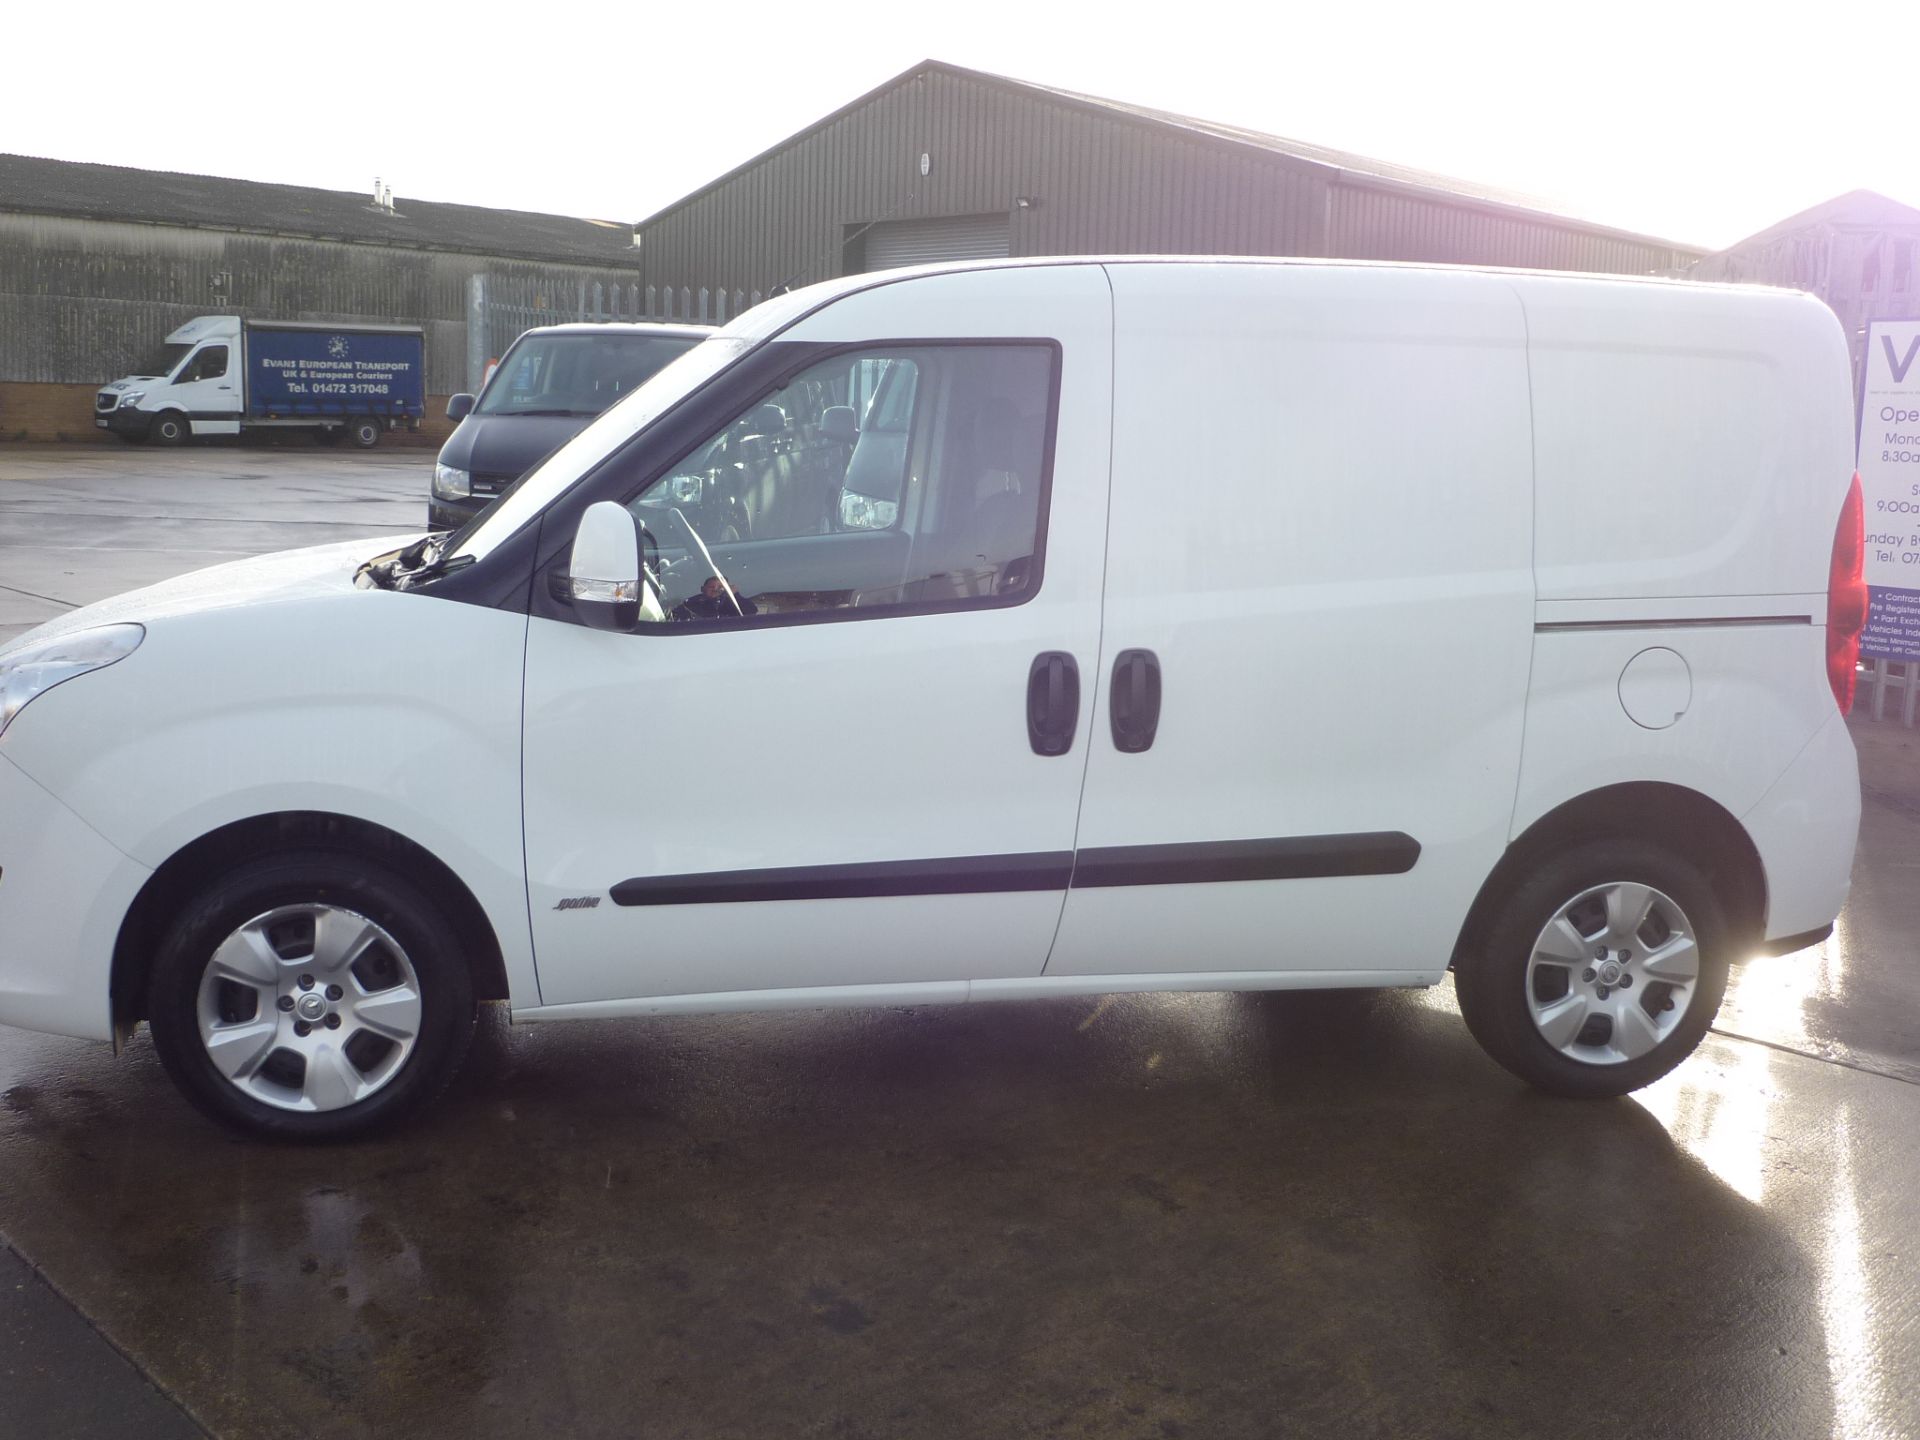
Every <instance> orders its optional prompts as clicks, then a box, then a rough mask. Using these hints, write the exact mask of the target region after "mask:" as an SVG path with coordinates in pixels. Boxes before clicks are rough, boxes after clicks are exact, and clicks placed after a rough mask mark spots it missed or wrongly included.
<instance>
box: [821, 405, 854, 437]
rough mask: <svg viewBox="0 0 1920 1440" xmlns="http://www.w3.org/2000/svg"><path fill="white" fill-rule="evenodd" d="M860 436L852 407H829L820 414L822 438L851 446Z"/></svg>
mask: <svg viewBox="0 0 1920 1440" xmlns="http://www.w3.org/2000/svg"><path fill="white" fill-rule="evenodd" d="M859 435H860V426H859V424H858V423H857V422H856V421H855V420H854V418H853V407H852V406H851V405H829V406H828V407H827V408H826V409H824V410H822V411H821V412H820V438H821V439H822V440H837V441H838V442H839V443H840V444H842V445H851V444H852V443H853V442H854V441H855V440H856V439H857V438H859Z"/></svg>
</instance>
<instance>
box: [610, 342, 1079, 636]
mask: <svg viewBox="0 0 1920 1440" xmlns="http://www.w3.org/2000/svg"><path fill="white" fill-rule="evenodd" d="M1054 368H1055V351H1054V349H1053V347H1052V346H1050V345H1044V344H992V345H962V344H952V345H924V346H922V345H916V346H908V347H900V348H893V349H886V350H871V351H861V352H855V353H850V354H841V355H836V356H834V357H833V358H831V359H828V360H823V361H820V362H818V363H816V364H814V365H812V366H810V367H809V368H808V369H806V370H804V371H802V372H801V373H800V374H798V375H796V376H795V377H794V378H793V379H791V380H789V381H788V382H787V383H786V384H785V385H783V386H781V387H780V388H779V389H777V390H774V391H772V392H771V393H769V394H766V395H763V396H762V397H760V398H759V399H758V400H756V401H754V402H753V403H752V404H751V405H748V406H747V407H746V408H745V409H744V410H742V411H741V412H740V413H739V414H738V415H736V416H734V418H733V419H731V420H730V421H728V422H727V424H725V425H724V426H722V427H720V428H719V429H718V430H716V431H714V432H713V433H712V434H711V435H709V436H708V437H707V438H706V439H705V440H704V441H702V442H701V443H700V444H699V445H697V446H695V447H694V448H693V449H692V450H691V451H689V452H688V453H687V454H686V455H685V456H683V457H682V458H681V459H680V460H679V461H678V462H677V463H676V464H675V465H673V466H672V467H671V468H670V469H669V471H668V473H667V474H666V475H665V476H663V477H661V478H660V479H659V480H656V481H655V482H654V483H653V484H652V485H650V486H648V487H647V489H646V490H644V491H643V492H642V493H641V494H640V495H639V496H637V497H636V498H635V499H634V500H633V501H632V503H631V507H630V508H632V510H633V512H634V514H635V515H637V516H639V517H640V520H641V522H642V523H643V524H644V525H645V526H646V529H647V533H648V536H649V538H650V542H651V543H650V545H649V557H650V559H651V558H653V547H654V546H657V547H658V556H657V564H656V566H655V575H656V578H657V580H658V582H659V590H660V602H661V605H662V608H663V609H664V610H665V611H666V612H667V613H668V615H669V616H670V617H671V622H672V623H674V624H676V625H685V624H705V625H727V624H740V623H743V622H746V621H752V620H756V619H760V618H763V617H773V616H781V615H812V616H814V617H815V618H824V617H822V616H821V613H820V612H825V611H847V612H849V613H848V614H846V615H844V616H842V617H841V618H844V619H865V618H869V617H870V616H871V617H875V618H877V617H878V616H880V615H882V614H897V613H903V612H907V611H917V610H929V609H943V610H944V609H954V608H964V607H967V606H971V605H1007V604H1016V603H1018V602H1019V601H1020V600H1022V599H1025V598H1026V596H1028V595H1029V594H1031V593H1033V591H1034V589H1035V588H1037V586H1038V584H1039V580H1040V561H1041V551H1042V542H1043V538H1044V534H1045V523H1044V522H1045V514H1046V507H1045V498H1046V497H1045V494H1044V489H1045V484H1046V479H1047V475H1048V466H1047V459H1048V457H1047V454H1046V444H1047V430H1048V420H1049V417H1050V414H1051V409H1052V404H1053V390H1054Z"/></svg>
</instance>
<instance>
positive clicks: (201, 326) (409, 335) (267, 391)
mask: <svg viewBox="0 0 1920 1440" xmlns="http://www.w3.org/2000/svg"><path fill="white" fill-rule="evenodd" d="M93 408H94V421H93V423H94V424H95V426H97V427H98V428H99V429H102V430H107V431H110V432H112V433H113V434H115V435H118V436H120V437H121V438H122V439H123V440H130V441H135V442H140V441H151V442H153V443H154V444H157V445H178V444H181V443H182V442H184V441H186V440H189V439H191V438H192V437H194V436H196V435H238V434H239V433H241V432H242V431H243V430H255V429H266V428H275V429H296V430H312V431H313V432H314V433H315V435H316V436H317V437H318V438H320V439H321V440H323V441H333V440H338V439H339V438H340V437H341V436H342V435H346V436H348V437H349V438H350V439H351V440H352V441H353V443H354V444H356V445H360V446H371V445H377V444H379V443H380V437H381V435H383V434H384V433H385V432H386V431H388V430H390V429H392V428H393V427H394V426H396V425H405V426H408V427H410V428H415V427H417V426H418V425H419V423H420V417H421V415H422V414H424V413H425V410H426V346H425V340H424V337H423V335H422V333H421V331H420V330H419V328H418V327H415V326H406V325H330V324H309V323H305V322H295V321H281V320H274V321H261V320H243V319H241V317H240V316H238V315H202V316H200V317H199V318H198V319H196V320H189V321H188V322H187V323H186V324H185V325H182V326H181V327H180V328H179V329H177V330H175V331H174V332H173V333H172V334H171V335H169V336H167V338H166V343H165V344H164V345H162V346H161V348H160V350H159V352H158V353H157V354H155V355H154V357H153V358H152V359H151V361H149V362H148V363H147V364H146V365H144V366H142V367H141V373H140V374H138V375H126V376H122V377H121V378H120V379H118V380H115V381H112V382H110V383H109V384H106V385H103V386H101V387H100V390H99V392H98V393H97V394H96V395H95V396H94V402H93Z"/></svg>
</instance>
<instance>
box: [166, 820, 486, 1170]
mask: <svg viewBox="0 0 1920 1440" xmlns="http://www.w3.org/2000/svg"><path fill="white" fill-rule="evenodd" d="M453 934H454V932H453V929H452V927H451V926H450V924H449V923H448V921H447V919H446V917H445V916H444V915H443V914H442V913H441V912H440V910H439V907H437V906H436V905H435V904H434V903H433V901H432V900H431V899H429V898H428V897H427V896H426V895H425V894H423V893H422V892H421V891H420V890H419V889H417V888H416V887H415V886H414V885H413V884H412V883H411V882H409V881H408V880H406V879H405V878H404V877H402V876H400V875H397V874H394V873H392V872H390V871H388V870H386V869H384V868H383V867H381V866H378V865H376V864H373V863H370V862H368V861H365V860H363V859H361V858H360V857H358V856H353V855H348V854H345V853H342V852H331V851H324V850H314V851H300V852H292V853H288V854H283V855H272V856H266V857H263V858H262V859H259V860H256V861H253V862H251V863H250V864H246V865H242V866H240V867H238V868H236V869H234V870H231V871H229V872H227V873H226V874H225V875H223V876H222V877H220V878H219V879H217V880H215V881H214V882H213V883H211V884H210V885H208V886H207V887H206V889H204V890H203V891H202V892H201V893H200V895H199V896H198V898H197V899H195V900H194V901H192V902H191V903H190V904H189V905H188V906H187V907H186V909H185V910H184V911H183V912H182V913H181V914H180V916H179V918H178V919H177V920H176V921H175V922H174V924H173V926H172V928H171V929H170V930H169V931H168V933H167V936H166V938H165V940H164V941H163V942H162V944H161V948H160V951H159V954H158V955H157V956H156V958H155V961H154V966H153V973H152V976H151V979H150V981H149V987H148V996H147V1016H148V1023H149V1025H150V1026H151V1028H152V1030H153V1040H154V1047H155V1049H156V1050H158V1051H159V1054H160V1059H161V1062H162V1063H163V1064H164V1065H165V1067H166V1069H167V1072H168V1074H169V1075H171V1076H172V1078H173V1080H174V1082H175V1083H176V1084H177V1085H179V1087H180V1088H181V1090H182V1091H184V1092H185V1094H186V1096H187V1098H188V1099H189V1100H191V1101H192V1102H193V1103H194V1104H195V1105H196V1106H198V1107H199V1108H200V1109H201V1110H202V1111H204V1112H205V1113H206V1114H207V1115H209V1116H211V1117H212V1118H213V1119H215V1120H218V1121H219V1122H221V1123H222V1124H224V1125H226V1126H228V1127H230V1128H232V1129H235V1130H240V1131H244V1132H246V1133H249V1134H252V1135H258V1136H265V1137H269V1138H276V1139H296V1140H336V1139H345V1138H348V1137H352V1136H357V1135H360V1134H363V1133H365V1132H367V1131H370V1130H372V1129H374V1128H376V1127H378V1126H382V1125H386V1124H388V1123H390V1122H392V1121H394V1120H396V1119H398V1118H399V1117H400V1116H402V1115H403V1114H406V1113H407V1112H409V1111H412V1110H414V1109H416V1108H417V1107H419V1106H420V1105H422V1104H424V1103H426V1102H427V1101H428V1100H431V1099H432V1098H433V1097H434V1096H435V1095H437V1094H438V1093H439V1092H440V1091H441V1090H442V1089H443V1088H444V1087H445V1085H446V1083H447V1081H448V1080H449V1079H450V1078H451V1077H452V1074H453V1071H454V1069H455V1067H456V1066H457V1065H458V1064H459V1061H460V1058H461V1056H462V1055H463V1054H464V1053H465V1051H466V1047H467V1042H468V1039H469V1038H470V1036H471V1034H472V1030H473V1018H474V1002H473V987H472V980H471V977H470V976H469V974H468V972H467V967H466V964H465V962H464V960H463V959H462V957H461V955H460V953H459V951H458V949H457V948H456V946H455V942H454V940H453Z"/></svg>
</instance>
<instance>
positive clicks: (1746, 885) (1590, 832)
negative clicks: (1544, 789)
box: [1448, 781, 1767, 969]
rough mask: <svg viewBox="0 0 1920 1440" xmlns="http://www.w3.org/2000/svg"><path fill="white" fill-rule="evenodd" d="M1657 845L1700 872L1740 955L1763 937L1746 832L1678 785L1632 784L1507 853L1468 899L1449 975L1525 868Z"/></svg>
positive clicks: (1613, 789)
mask: <svg viewBox="0 0 1920 1440" xmlns="http://www.w3.org/2000/svg"><path fill="white" fill-rule="evenodd" d="M1602 839H1605V840H1648V839H1652V840H1656V841H1657V842H1659V843H1660V844H1663V845H1666V846H1669V847H1670V848H1673V849H1676V850H1679V851H1680V852H1681V853H1682V854H1684V855H1685V856H1686V858H1687V859H1689V860H1691V861H1693V862H1694V863H1695V864H1697V865H1699V866H1700V868H1701V869H1702V870H1703V871H1704V872H1705V874H1706V878H1707V880H1708V883H1710V884H1711V885H1712V886H1713V889H1714V893H1715V895H1716V896H1718V897H1719V899H1720V901H1721V903H1722V904H1723V905H1724V906H1725V907H1726V912H1727V922H1728V924H1729V926H1730V927H1731V928H1732V931H1733V934H1734V936H1735V938H1736V941H1737V943H1738V945H1739V947H1740V948H1739V950H1738V952H1736V953H1741V954H1744V953H1745V952H1746V951H1747V950H1748V949H1750V948H1751V947H1752V946H1755V945H1758V944H1759V943H1760V940H1761V937H1762V936H1763V935H1764V934H1765V933H1766V919H1767V875H1766V867H1765V866H1764V865H1763V864H1762V863H1761V860H1760V852H1759V850H1758V849H1757V848H1756V847H1755V846H1754V843H1753V839H1752V837H1751V836H1749V835H1748V834H1747V830H1746V827H1745V826H1744V825H1742V824H1741V823H1740V822H1739V820H1738V819H1736V818H1735V817H1734V815H1733V814H1732V813H1731V812H1730V811H1729V810H1727V809H1726V807H1725V806H1723V805H1721V804H1720V803H1719V802H1717V801H1715V800H1713V799H1711V798H1709V797H1708V796H1706V795H1702V794H1701V793H1700V792H1699V791H1697V790H1689V789H1687V788H1686V787H1685V786H1683V785H1672V784H1667V783H1664V782H1661V781H1633V782H1630V783H1627V784H1622V785H1608V786H1605V787H1603V788H1601V789H1599V790H1590V791H1588V792H1587V793H1586V794H1584V795H1578V796H1575V797H1574V798H1573V799H1571V800H1568V801H1566V802H1564V803H1563V804H1560V805H1558V806H1556V807H1554V808H1553V809H1552V810H1549V811H1548V812H1547V813H1546V814H1544V815H1542V816H1541V817H1540V818H1539V819H1538V820H1536V821H1534V822H1533V824H1531V825H1529V826H1528V827H1527V828H1526V830H1525V831H1524V832H1523V833H1522V834H1521V835H1520V836H1519V837H1518V838H1517V839H1515V840H1514V841H1513V843H1512V844H1510V845H1509V846H1507V848H1506V851H1505V853H1503V854H1502V855H1501V857H1500V860H1499V863H1498V864H1496V865H1495V866H1494V867H1493V871H1492V873H1491V874H1489V875H1488V876H1487V879H1486V881H1485V883H1484V884H1482V885H1481V887H1480V893H1479V894H1478V895H1477V896H1475V897H1474V901H1473V905H1472V907H1471V908H1470V909H1469V910H1468V911H1467V918H1466V920H1465V921H1464V922H1462V924H1461V926H1460V933H1459V935H1458V936H1457V937H1456V938H1455V941H1454V947H1453V955H1452V958H1451V959H1450V960H1449V961H1448V968H1449V969H1452V968H1453V967H1454V966H1456V965H1458V964H1459V962H1460V960H1461V959H1462V957H1463V956H1465V955H1466V954H1468V953H1469V952H1470V951H1471V950H1472V949H1473V947H1474V946H1475V945H1477V944H1478V943H1479V941H1480V938H1481V937H1482V936H1483V935H1484V934H1485V933H1486V929H1487V926H1488V925H1489V924H1490V923H1491V922H1492V919H1493V916H1494V915H1495V913H1496V912H1497V910H1498V907H1499V904H1500V901H1501V900H1502V899H1503V898H1504V897H1505V896H1506V895H1507V894H1508V893H1509V892H1510V891H1511V890H1512V889H1513V887H1514V886H1515V885H1516V884H1517V883H1518V882H1519V880H1520V879H1521V877H1523V876H1524V875H1525V874H1526V872H1527V870H1528V868H1529V867H1530V866H1533V865H1536V864H1538V863H1539V862H1540V860H1541V859H1542V858H1544V857H1545V856H1548V855H1552V854H1554V853H1556V852H1558V851H1561V850H1565V849H1570V848H1571V847H1573V846H1575V845H1578V844H1583V843H1585V842H1587V841H1591V840H1602Z"/></svg>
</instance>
